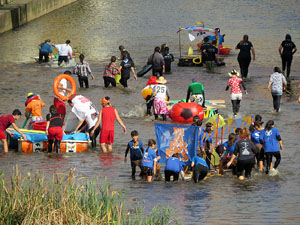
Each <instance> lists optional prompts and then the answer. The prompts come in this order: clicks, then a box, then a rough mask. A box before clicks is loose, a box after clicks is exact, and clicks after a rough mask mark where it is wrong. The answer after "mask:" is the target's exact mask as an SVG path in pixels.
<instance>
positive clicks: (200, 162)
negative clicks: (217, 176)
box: [192, 155, 208, 168]
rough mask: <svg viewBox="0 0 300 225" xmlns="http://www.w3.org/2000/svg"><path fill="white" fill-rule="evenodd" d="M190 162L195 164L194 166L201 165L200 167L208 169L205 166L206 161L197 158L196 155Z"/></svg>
mask: <svg viewBox="0 0 300 225" xmlns="http://www.w3.org/2000/svg"><path fill="white" fill-rule="evenodd" d="M192 162H194V163H195V166H197V165H199V164H201V165H203V166H205V167H207V168H208V165H207V163H206V161H205V160H204V159H202V158H201V157H199V156H197V155H196V156H194V157H193V158H192Z"/></svg>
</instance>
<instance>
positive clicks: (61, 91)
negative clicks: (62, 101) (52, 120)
mask: <svg viewBox="0 0 300 225" xmlns="http://www.w3.org/2000/svg"><path fill="white" fill-rule="evenodd" d="M59 84H61V85H62V87H63V88H67V87H68V81H67V80H66V79H61V81H60V82H59ZM59 94H61V95H63V96H65V95H66V91H65V90H60V91H59Z"/></svg>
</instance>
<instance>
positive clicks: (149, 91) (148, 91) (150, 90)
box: [142, 88, 152, 100]
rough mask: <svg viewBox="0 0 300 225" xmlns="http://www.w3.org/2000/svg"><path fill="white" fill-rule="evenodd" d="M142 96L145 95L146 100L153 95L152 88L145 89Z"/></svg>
mask: <svg viewBox="0 0 300 225" xmlns="http://www.w3.org/2000/svg"><path fill="white" fill-rule="evenodd" d="M142 95H143V98H144V99H145V100H146V98H147V97H148V95H152V89H151V88H146V89H143V90H142Z"/></svg>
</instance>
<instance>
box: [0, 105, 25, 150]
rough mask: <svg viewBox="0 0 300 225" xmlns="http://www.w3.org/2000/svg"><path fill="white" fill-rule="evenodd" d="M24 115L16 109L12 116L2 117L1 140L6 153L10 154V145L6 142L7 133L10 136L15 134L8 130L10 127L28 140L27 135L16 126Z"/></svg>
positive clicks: (0, 124) (0, 125) (0, 117)
mask: <svg viewBox="0 0 300 225" xmlns="http://www.w3.org/2000/svg"><path fill="white" fill-rule="evenodd" d="M21 115H22V113H21V111H20V110H19V109H15V110H14V111H13V113H12V114H10V115H1V116H0V140H1V142H2V144H3V149H4V152H5V153H6V152H8V144H7V140H6V135H5V132H7V133H8V134H9V135H10V136H13V133H12V132H10V131H9V130H7V128H9V127H10V125H12V126H13V128H14V129H15V131H17V132H18V133H20V134H21V135H22V137H23V138H24V140H26V139H27V138H26V135H24V134H23V133H22V132H21V131H20V130H19V128H18V126H17V125H16V120H18V119H19V118H20V117H21Z"/></svg>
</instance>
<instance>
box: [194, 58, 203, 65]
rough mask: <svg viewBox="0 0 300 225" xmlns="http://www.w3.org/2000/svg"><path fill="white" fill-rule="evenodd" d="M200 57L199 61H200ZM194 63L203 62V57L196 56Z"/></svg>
mask: <svg viewBox="0 0 300 225" xmlns="http://www.w3.org/2000/svg"><path fill="white" fill-rule="evenodd" d="M198 59H199V61H198ZM193 63H194V64H196V65H198V64H201V63H202V57H201V56H199V57H196V58H193Z"/></svg>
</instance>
